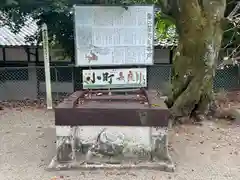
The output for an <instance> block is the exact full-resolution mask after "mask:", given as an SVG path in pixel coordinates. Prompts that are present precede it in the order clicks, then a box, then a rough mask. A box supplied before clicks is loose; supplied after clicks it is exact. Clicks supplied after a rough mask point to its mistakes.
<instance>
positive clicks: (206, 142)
mask: <svg viewBox="0 0 240 180" xmlns="http://www.w3.org/2000/svg"><path fill="white" fill-rule="evenodd" d="M0 123H1V124H0V142H1V144H0V179H1V180H50V179H51V178H52V177H53V176H55V175H56V176H60V175H63V176H64V178H65V180H80V179H83V178H84V179H87V180H88V179H89V180H90V179H93V180H94V179H101V180H104V179H106V180H107V179H109V180H110V179H114V180H118V179H125V180H126V179H138V180H148V179H150V180H154V179H156V180H167V179H173V180H239V179H240V178H239V177H240V127H239V126H237V125H228V124H226V123H222V122H218V123H213V122H205V123H204V125H203V126H201V127H200V126H199V127H198V126H180V127H177V128H174V130H173V131H172V132H171V135H170V143H171V147H170V148H171V149H172V151H171V153H172V155H173V160H174V161H175V162H176V164H177V170H176V172H175V173H165V172H158V171H146V170H137V171H136V170H135V171H134V170H132V171H120V172H118V171H116V170H111V171H92V172H86V171H85V172H80V171H71V172H69V171H68V172H47V171H45V170H44V168H45V167H46V166H47V165H48V163H49V162H50V160H51V158H52V157H53V155H54V153H55V143H54V141H55V130H54V125H53V124H54V116H53V112H46V111H44V110H41V109H36V108H34V109H24V110H20V109H16V108H15V109H13V110H9V109H5V110H3V111H0Z"/></svg>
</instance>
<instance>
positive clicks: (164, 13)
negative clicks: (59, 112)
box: [0, 0, 240, 120]
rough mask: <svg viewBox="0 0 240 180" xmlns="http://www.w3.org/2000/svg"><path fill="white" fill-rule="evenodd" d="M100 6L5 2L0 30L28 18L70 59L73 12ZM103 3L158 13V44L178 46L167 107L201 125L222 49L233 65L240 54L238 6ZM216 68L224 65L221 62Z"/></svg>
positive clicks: (179, 1)
mask: <svg viewBox="0 0 240 180" xmlns="http://www.w3.org/2000/svg"><path fill="white" fill-rule="evenodd" d="M101 3H106V1H102V0H41V1H40V0H5V1H3V2H2V3H1V4H0V10H1V11H2V13H3V15H4V16H2V22H3V25H8V26H9V27H11V28H12V30H13V31H18V30H19V29H20V28H21V26H23V25H24V22H26V21H25V20H26V18H29V17H31V18H33V19H34V20H36V21H37V22H38V24H39V25H40V24H41V23H43V22H45V23H46V24H47V25H48V28H49V36H50V39H51V40H52V42H54V44H57V45H60V46H61V48H63V49H65V53H66V54H68V55H70V56H71V57H73V56H74V36H73V14H72V12H73V9H72V6H73V5H74V4H101ZM107 3H112V4H116V3H117V4H119V3H121V4H125V5H128V4H139V3H140V4H148V3H154V4H156V6H158V7H160V9H161V11H160V12H157V13H156V32H157V37H158V38H159V39H161V40H170V41H172V42H175V40H176V41H177V48H176V49H175V55H174V58H173V70H172V92H171V95H170V96H169V97H168V100H167V101H166V103H167V105H168V107H169V108H170V109H171V111H172V114H173V116H174V117H175V118H176V119H179V118H181V117H185V116H187V117H189V116H192V117H195V119H196V120H201V119H202V115H203V114H206V112H207V111H208V108H209V105H210V103H211V101H212V99H213V88H212V85H213V77H214V74H215V70H216V68H217V67H218V65H219V62H218V56H219V52H220V49H221V47H224V48H225V49H226V48H229V47H233V49H235V50H234V51H232V54H231V57H230V59H234V61H235V59H236V58H233V57H235V56H236V54H238V49H240V48H239V46H238V45H239V44H238V43H239V11H238V10H239V9H238V6H237V4H236V3H237V1H230V0H228V1H227V0H124V1H113V0H110V1H108V2H107ZM231 12H232V13H231ZM229 14H230V15H231V16H230V15H229ZM12 22H15V23H14V24H13V23H12ZM224 32H225V33H224ZM33 38H38V39H39V38H40V35H39V34H36V35H35V37H32V39H33ZM223 38H224V39H223ZM30 39H31V38H30ZM222 39H223V41H222ZM237 44H238V45H237ZM225 59H227V60H229V58H225ZM220 64H221V65H222V64H223V65H224V63H223V62H221V63H220Z"/></svg>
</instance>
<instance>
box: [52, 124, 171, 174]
mask: <svg viewBox="0 0 240 180" xmlns="http://www.w3.org/2000/svg"><path fill="white" fill-rule="evenodd" d="M167 134H168V130H167V128H165V129H164V128H159V127H129V126H122V127H119V126H75V127H70V126H57V127H56V135H57V155H56V156H55V157H54V158H53V160H52V162H51V163H50V165H49V168H50V169H54V168H55V169H65V168H87V169H89V168H130V167H134V168H150V169H159V170H165V171H174V164H173V162H172V160H171V157H170V155H169V153H168V139H167Z"/></svg>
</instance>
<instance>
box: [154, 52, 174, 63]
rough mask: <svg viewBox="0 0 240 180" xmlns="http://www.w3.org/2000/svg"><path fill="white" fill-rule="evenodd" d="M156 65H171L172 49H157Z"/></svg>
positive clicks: (155, 54)
mask: <svg viewBox="0 0 240 180" xmlns="http://www.w3.org/2000/svg"><path fill="white" fill-rule="evenodd" d="M154 63H156V64H169V63H170V49H155V51H154Z"/></svg>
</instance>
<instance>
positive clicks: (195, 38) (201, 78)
mask: <svg viewBox="0 0 240 180" xmlns="http://www.w3.org/2000/svg"><path fill="white" fill-rule="evenodd" d="M205 1H206V2H205ZM205 1H204V0H203V1H201V3H200V1H198V0H187V1H186V0H178V13H177V15H178V18H176V21H177V23H176V24H177V30H178V34H179V44H178V47H177V49H176V52H175V56H174V59H173V70H172V88H173V89H172V94H171V96H170V97H169V98H168V101H167V105H168V106H169V108H170V109H171V112H172V114H173V116H174V117H175V118H179V117H186V116H188V117H189V116H194V117H199V115H200V114H205V113H206V112H207V110H208V107H209V104H210V102H211V100H212V97H213V77H214V74H215V65H216V61H217V58H218V52H219V50H220V47H221V41H222V34H223V31H222V27H221V22H222V19H223V18H224V11H225V6H226V2H225V0H205Z"/></svg>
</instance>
